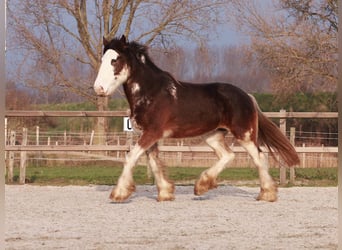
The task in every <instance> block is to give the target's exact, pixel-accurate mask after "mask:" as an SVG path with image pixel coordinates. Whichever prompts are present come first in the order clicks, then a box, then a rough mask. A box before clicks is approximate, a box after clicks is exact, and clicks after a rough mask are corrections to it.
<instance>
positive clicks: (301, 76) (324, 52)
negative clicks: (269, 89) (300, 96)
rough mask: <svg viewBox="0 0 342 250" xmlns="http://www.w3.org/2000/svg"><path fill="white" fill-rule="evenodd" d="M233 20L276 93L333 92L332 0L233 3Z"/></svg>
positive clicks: (334, 31)
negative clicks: (265, 71)
mask: <svg viewBox="0 0 342 250" xmlns="http://www.w3.org/2000/svg"><path fill="white" fill-rule="evenodd" d="M265 9H266V10H268V11H267V12H266V11H265ZM270 9H272V10H273V11H270ZM270 13H271V14H270ZM235 16H236V17H237V20H238V23H239V24H240V25H239V27H240V28H241V29H242V30H244V31H245V32H247V33H248V34H250V37H251V53H253V54H255V55H256V56H257V58H258V60H259V61H260V62H261V63H262V65H263V66H264V67H265V68H266V69H267V70H268V72H269V73H270V74H271V76H272V84H273V89H274V91H275V92H276V93H278V94H279V95H282V96H286V95H288V94H291V93H293V92H296V91H303V92H308V91H317V90H319V91H332V90H335V89H336V87H337V0H318V1H311V0H305V1H297V0H279V1H276V0H273V2H272V5H270V6H264V5H262V6H260V5H257V4H256V2H255V1H249V0H248V1H236V3H235Z"/></svg>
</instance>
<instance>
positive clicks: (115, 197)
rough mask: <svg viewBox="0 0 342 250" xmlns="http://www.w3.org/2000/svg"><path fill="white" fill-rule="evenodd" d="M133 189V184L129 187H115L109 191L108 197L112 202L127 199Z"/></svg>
mask: <svg viewBox="0 0 342 250" xmlns="http://www.w3.org/2000/svg"><path fill="white" fill-rule="evenodd" d="M134 191H135V186H134V185H131V186H130V187H129V188H119V187H116V188H115V189H113V190H112V192H111V193H110V196H109V199H111V200H112V201H114V202H123V201H125V200H127V199H128V197H129V196H131V194H132V193H133V192H134Z"/></svg>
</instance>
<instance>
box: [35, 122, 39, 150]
mask: <svg viewBox="0 0 342 250" xmlns="http://www.w3.org/2000/svg"><path fill="white" fill-rule="evenodd" d="M36 145H37V146H39V126H36Z"/></svg>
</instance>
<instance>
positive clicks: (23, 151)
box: [5, 110, 338, 184]
mask: <svg viewBox="0 0 342 250" xmlns="http://www.w3.org/2000/svg"><path fill="white" fill-rule="evenodd" d="M128 114H129V112H128V111H7V112H6V114H5V116H6V117H7V118H8V117H124V116H128ZM264 114H265V115H266V116H268V117H270V118H279V119H281V120H280V129H281V131H282V132H283V133H284V134H286V118H330V119H331V118H333V119H335V118H337V117H338V113H337V112H322V113H320V112H286V111H285V110H281V111H280V112H264ZM6 133H7V131H6ZM15 137H16V133H15V131H11V134H10V144H9V145H8V144H7V143H6V146H5V151H8V152H9V159H8V174H7V180H8V182H12V181H13V164H14V151H17V152H20V155H21V157H20V158H21V161H20V178H19V182H20V183H21V184H24V183H25V169H26V158H27V152H43V151H51V152H52V151H55V152H57V151H83V152H88V153H89V152H91V151H116V152H120V151H121V152H128V151H129V150H130V149H131V147H132V143H131V142H132V138H131V137H130V138H131V139H130V143H128V144H126V145H120V143H117V144H116V145H92V141H93V137H94V131H92V136H91V138H90V143H89V145H86V144H84V145H67V134H66V131H64V137H63V138H64V139H63V145H58V142H56V145H51V144H50V138H48V145H40V142H39V127H38V126H37V127H36V145H27V129H24V130H23V138H22V144H21V145H16V143H15ZM290 141H291V143H292V144H294V141H295V131H294V128H291V130H290ZM232 150H233V151H234V152H236V153H241V152H245V150H244V149H243V148H242V147H239V146H233V147H232ZM262 150H263V151H264V152H267V149H266V148H262ZM159 151H161V152H178V153H179V155H181V153H182V152H213V150H212V149H211V148H210V147H208V146H189V145H183V144H180V145H177V146H167V145H160V146H159ZM296 151H297V152H298V153H301V154H303V157H302V158H303V161H304V162H303V164H305V163H306V158H305V153H321V154H323V153H337V152H338V148H337V147H305V145H303V147H296ZM118 155H119V154H118ZM107 158H108V159H109V158H110V157H107ZM177 159H179V158H178V157H177ZM180 159H181V158H180ZM304 166H305V165H304ZM294 178H295V172H294V168H291V169H290V182H294ZM280 183H281V184H285V183H286V168H284V167H283V166H282V165H280Z"/></svg>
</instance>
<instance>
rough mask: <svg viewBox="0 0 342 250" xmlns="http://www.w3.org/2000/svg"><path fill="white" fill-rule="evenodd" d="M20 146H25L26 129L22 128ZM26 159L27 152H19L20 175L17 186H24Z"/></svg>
mask: <svg viewBox="0 0 342 250" xmlns="http://www.w3.org/2000/svg"><path fill="white" fill-rule="evenodd" d="M21 145H22V146H26V145H27V128H23V140H22V143H21ZM26 158H27V152H26V151H21V152H20V175H19V184H25V177H26Z"/></svg>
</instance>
